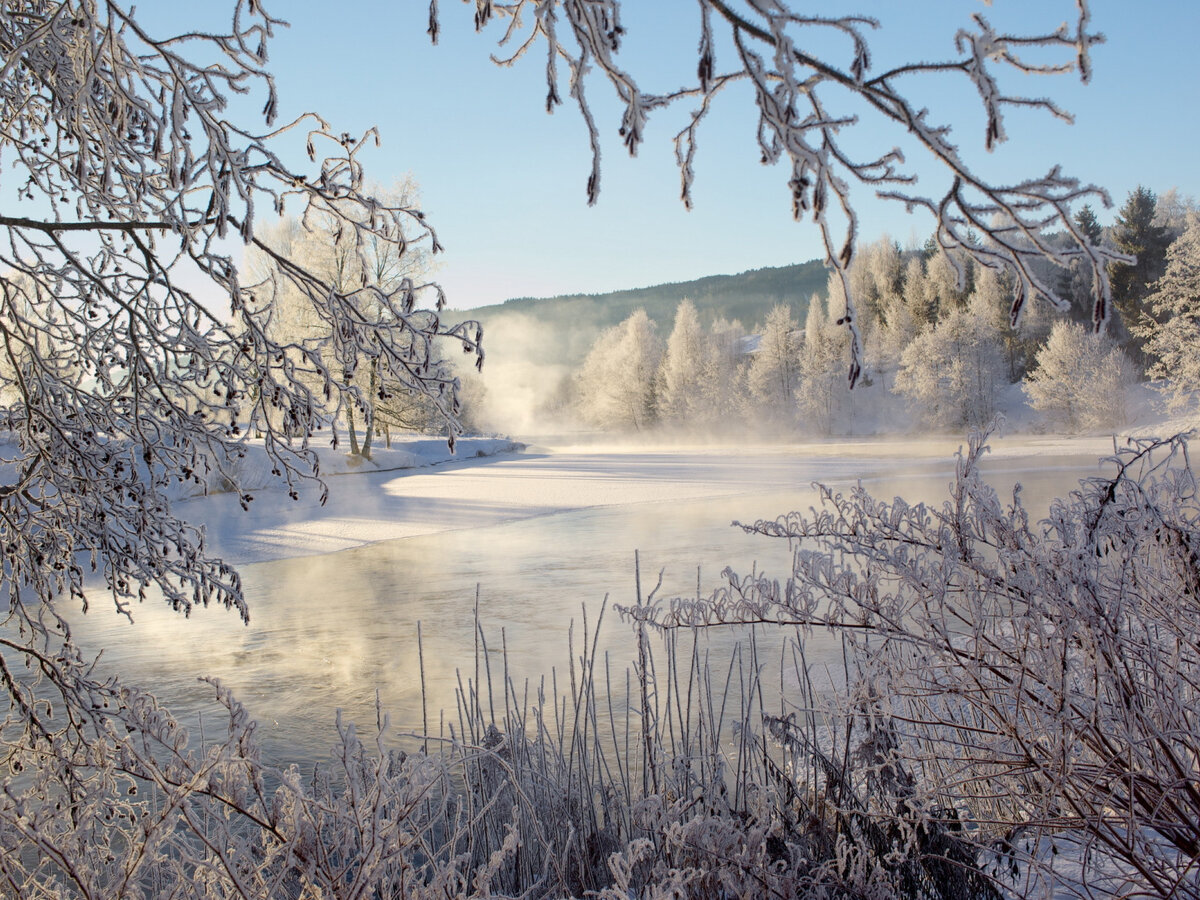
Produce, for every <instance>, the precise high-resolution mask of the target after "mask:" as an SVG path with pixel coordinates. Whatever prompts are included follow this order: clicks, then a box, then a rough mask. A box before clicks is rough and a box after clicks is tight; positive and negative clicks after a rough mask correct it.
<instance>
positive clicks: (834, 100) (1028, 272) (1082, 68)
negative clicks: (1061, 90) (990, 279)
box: [430, 0, 1123, 384]
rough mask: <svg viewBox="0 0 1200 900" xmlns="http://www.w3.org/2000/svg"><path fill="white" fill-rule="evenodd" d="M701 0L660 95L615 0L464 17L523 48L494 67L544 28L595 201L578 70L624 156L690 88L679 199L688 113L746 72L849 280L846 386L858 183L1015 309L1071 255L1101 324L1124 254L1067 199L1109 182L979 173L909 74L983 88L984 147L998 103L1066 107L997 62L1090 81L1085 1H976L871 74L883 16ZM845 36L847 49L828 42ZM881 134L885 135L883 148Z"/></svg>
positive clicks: (688, 143)
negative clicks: (932, 227)
mask: <svg viewBox="0 0 1200 900" xmlns="http://www.w3.org/2000/svg"><path fill="white" fill-rule="evenodd" d="M697 6H698V13H699V15H698V19H699V22H698V26H699V27H698V32H699V42H698V50H697V61H696V70H695V73H694V75H693V74H692V73H686V74H684V75H682V76H681V78H682V79H686V82H685V86H684V87H682V88H678V89H673V90H668V91H662V92H654V91H651V90H647V89H645V88H644V87H643V86H642V84H641V82H639V80H638V79H637V76H636V75H635V74H632V73H630V72H629V71H627V70H626V69H624V68H623V67H622V66H621V64H620V62H619V50H620V48H621V42H622V39H623V37H624V35H625V27H624V26H623V24H622V20H621V4H620V2H619V0H514V2H510V3H495V2H492V0H476V2H475V25H476V28H477V29H482V28H484V27H485V26H486V25H487V24H488V23H489V22H490V21H491V20H492V19H493V18H497V19H502V20H505V25H504V29H503V34H502V37H501V43H502V44H506V43H509V42H513V43H516V44H517V46H518V49H517V50H516V51H515V52H513V53H511V54H510V55H509V56H508V57H507V58H505V59H504V60H502V62H503V63H505V64H511V63H513V62H514V61H515V60H516V59H518V58H519V57H521V56H523V55H524V54H526V53H527V52H528V51H529V50H530V49H531V48H533V47H534V46H535V45H537V44H538V43H539V42H540V41H544V43H545V48H546V53H547V65H546V81H547V94H546V106H547V109H548V110H552V109H553V108H554V107H555V106H557V105H559V104H560V103H561V102H562V96H561V92H560V90H559V87H558V78H559V69H558V67H557V65H556V61H557V60H560V59H561V60H563V61H565V62H566V65H567V69H568V70H569V72H570V95H571V97H572V98H574V99H575V100H576V102H577V103H578V105H579V107H580V111H581V113H582V117H583V119H584V123H585V126H586V128H587V130H588V134H589V137H590V141H591V145H592V157H593V158H592V170H591V174H590V175H589V177H588V182H587V197H588V202H589V203H594V202H595V201H596V198H597V196H598V194H599V189H600V181H599V177H600V137H599V130H598V126H597V124H596V121H595V117H594V115H593V113H592V111H591V108H590V106H589V104H588V101H587V99H586V96H585V93H584V84H585V81H586V80H587V77H588V75H589V73H591V72H593V71H595V72H598V73H599V77H600V78H602V79H604V80H607V82H608V83H609V85H610V86H611V87H612V88H613V90H614V92H615V94H616V97H617V100H618V101H619V103H620V105H621V107H622V113H621V120H620V123H619V128H618V131H619V134H620V137H621V139H622V141H623V143H624V144H625V146H626V147H627V149H628V150H629V152H630V153H631V154H636V152H637V149H638V147H639V146H640V144H641V142H642V140H643V139H644V134H645V128H646V122H647V120H648V118H649V116H650V115H651V114H652V113H653V112H654V111H656V110H658V109H662V108H664V107H667V106H673V105H678V104H680V103H682V102H684V101H699V104H700V105H699V107H698V108H697V109H696V110H694V111H693V112H692V113H691V115H690V120H689V123H688V124H687V125H686V126H685V127H684V128H683V129H682V130H681V131H680V132H679V133H678V134H677V135H676V137H675V150H676V159H677V162H678V165H679V169H680V174H681V178H682V198H683V202H684V203H685V204H687V205H689V206H690V203H691V189H692V183H693V180H694V178H695V167H694V163H695V159H696V152H697V136H698V131H699V125H700V124H701V122H702V120H703V119H704V118H706V117H707V115H708V113H709V111H710V109H711V106H712V103H713V100H714V98H715V97H716V95H717V94H718V93H721V92H723V91H724V90H725V89H726V88H727V87H728V86H729V85H730V84H733V83H738V82H741V83H746V84H748V85H749V87H750V89H751V90H752V92H753V95H754V103H755V105H756V107H757V109H758V113H759V123H758V133H757V139H758V144H759V148H760V150H761V152H762V161H763V163H765V164H770V163H776V162H780V161H785V162H786V164H787V165H788V166H789V167H790V176H789V179H788V189H789V191H790V194H791V202H792V210H793V214H794V215H795V217H796V218H797V219H800V218H809V219H811V221H813V222H814V223H815V224H816V225H817V226H818V228H819V229H820V231H821V235H822V238H823V241H824V245H825V251H826V258H827V261H828V264H829V265H830V267H831V268H833V269H834V270H835V276H836V277H837V278H838V279H839V280H840V281H841V282H842V283H843V286H844V287H845V288H846V290H845V296H846V309H845V314H844V315H843V316H841V320H840V322H839V324H841V325H843V326H845V327H846V328H848V330H849V332H850V335H851V340H850V356H851V368H850V381H851V384H853V383H854V381H855V380H856V379H857V377H858V374H859V372H860V368H861V366H860V362H861V355H862V346H861V337H860V335H859V331H858V313H857V311H856V307H855V303H856V298H855V297H854V296H853V294H852V292H851V291H850V290H849V287H850V286H849V279H848V276H847V269H848V268H849V266H850V263H851V261H852V259H853V257H854V253H855V247H856V244H857V240H858V234H857V231H858V226H857V216H856V214H855V202H854V197H853V189H854V186H855V185H856V184H857V185H861V186H865V187H867V188H869V189H872V190H874V191H875V192H876V193H877V194H878V196H880V197H883V198H886V199H892V200H896V201H899V202H901V203H903V204H905V205H906V206H907V207H908V208H909V209H910V210H911V209H915V208H924V209H927V210H928V211H929V212H930V213H931V214H932V215H933V216H934V218H935V219H936V221H937V223H938V224H937V241H938V243H939V244H940V246H941V247H943V248H944V249H946V250H950V249H961V250H963V251H965V252H966V253H967V254H969V255H970V256H973V257H974V258H975V259H977V260H978V261H979V262H981V263H982V264H983V265H986V266H988V267H990V268H993V269H1006V270H1009V271H1011V272H1012V273H1013V275H1014V283H1015V285H1016V290H1015V292H1014V300H1013V303H1012V309H1011V316H1012V318H1013V321H1014V322H1015V321H1016V320H1017V319H1018V318H1019V317H1020V315H1021V311H1022V309H1023V308H1024V306H1025V304H1026V303H1027V302H1028V301H1029V300H1031V299H1041V300H1045V301H1047V302H1050V303H1052V304H1055V305H1057V306H1060V307H1062V306H1063V302H1062V300H1061V299H1060V298H1058V296H1057V290H1056V286H1055V285H1054V284H1053V283H1052V279H1050V278H1048V277H1047V276H1046V274H1045V270H1046V267H1045V266H1038V265H1037V263H1038V262H1039V261H1041V260H1049V261H1050V262H1052V263H1054V264H1055V265H1058V266H1069V265H1070V264H1071V263H1072V262H1073V261H1080V262H1082V263H1083V264H1084V265H1085V266H1086V267H1087V268H1089V269H1090V270H1091V272H1092V274H1093V284H1094V285H1095V296H1094V302H1093V319H1094V322H1095V325H1096V327H1097V328H1102V327H1103V326H1104V325H1105V324H1106V323H1107V321H1108V319H1109V315H1110V312H1111V290H1110V287H1109V281H1108V273H1107V270H1106V265H1107V263H1108V262H1109V261H1112V260H1114V259H1118V258H1123V257H1120V254H1116V253H1115V252H1114V251H1112V250H1111V249H1108V248H1103V247H1096V246H1093V245H1092V244H1091V243H1089V242H1088V241H1087V239H1086V238H1085V237H1084V236H1083V235H1082V234H1081V233H1080V232H1079V229H1078V227H1077V225H1076V224H1075V223H1074V222H1073V221H1072V219H1071V212H1072V206H1073V205H1074V204H1077V203H1079V202H1081V201H1085V200H1087V199H1089V198H1092V197H1095V198H1096V199H1098V200H1099V201H1100V202H1102V203H1103V204H1104V205H1105V206H1110V205H1111V201H1110V200H1109V197H1108V195H1107V194H1106V193H1105V192H1104V191H1103V190H1102V189H1100V188H1098V187H1096V186H1094V185H1084V184H1081V183H1080V182H1079V181H1078V180H1077V179H1074V178H1071V177H1069V176H1067V175H1064V174H1063V173H1062V172H1061V170H1060V169H1059V168H1058V167H1054V168H1053V169H1051V171H1050V172H1048V173H1047V174H1046V175H1044V176H1042V177H1037V178H1030V179H1027V180H1024V181H1021V182H1019V183H1016V184H1003V183H994V182H992V181H990V180H989V179H987V178H986V177H984V176H983V175H981V174H980V173H979V172H978V171H977V170H976V168H975V167H973V165H972V164H971V163H970V162H969V161H968V159H967V158H966V157H965V156H964V155H963V154H962V153H960V150H959V147H958V146H957V145H956V144H955V143H954V142H952V140H951V125H950V124H949V123H948V122H939V121H937V120H936V119H934V118H933V115H934V114H933V113H931V111H930V110H928V109H925V108H923V107H919V106H918V105H917V104H916V102H915V101H914V100H913V99H911V96H912V95H911V92H910V91H909V89H908V84H910V83H912V80H913V79H920V78H922V77H933V78H941V79H946V78H960V79H966V80H967V81H968V82H969V83H970V84H971V85H973V86H974V88H975V90H976V91H977V93H978V94H979V101H980V104H981V106H982V109H983V112H984V115H985V119H986V123H985V127H984V140H983V145H984V148H985V149H986V150H988V151H991V150H993V149H995V148H996V147H997V146H998V145H999V144H1001V143H1003V142H1004V140H1005V139H1006V132H1005V126H1004V113H1005V110H1006V109H1007V108H1009V107H1013V106H1017V107H1022V108H1030V109H1035V110H1041V111H1044V112H1046V113H1048V114H1049V115H1051V116H1054V117H1056V118H1059V119H1066V120H1070V115H1069V114H1068V113H1067V112H1065V111H1064V110H1062V109H1061V108H1060V107H1059V106H1058V105H1057V104H1055V103H1054V102H1053V100H1051V99H1048V98H1044V97H1030V96H1025V95H1022V94H1015V93H1012V92H1010V91H1009V90H1008V88H1007V87H1006V86H1005V85H1006V81H1005V79H1004V76H1005V75H1006V74H1007V73H1008V72H1017V73H1020V74H1021V75H1029V74H1036V75H1062V74H1071V73H1077V74H1078V75H1079V77H1080V78H1081V79H1082V80H1083V81H1084V82H1086V81H1088V80H1089V78H1090V76H1091V70H1092V64H1091V51H1092V48H1093V47H1094V46H1095V45H1096V44H1098V43H1100V42H1102V41H1103V37H1102V36H1101V35H1100V34H1098V33H1096V32H1094V31H1092V29H1091V15H1090V10H1089V6H1088V3H1087V0H1078V2H1077V3H1075V4H1072V6H1073V7H1074V10H1073V14H1074V22H1073V24H1068V23H1063V24H1061V25H1060V26H1059V27H1057V28H1054V29H1052V30H1049V31H1045V32H1040V33H1039V32H1037V31H1032V33H1007V32H1003V31H999V30H997V29H996V28H995V27H994V26H993V25H992V24H991V22H990V21H989V20H988V19H987V18H986V17H985V16H983V15H982V14H979V13H975V14H973V15H972V16H971V17H970V21H969V24H968V25H966V26H965V27H963V28H961V29H959V30H958V31H957V32H956V33H955V34H954V36H953V41H952V46H953V51H954V53H953V55H952V56H951V57H950V58H948V59H945V60H942V61H912V62H905V63H900V64H897V65H893V66H891V67H890V68H888V69H887V70H886V71H883V72H880V73H877V74H876V73H873V72H872V66H873V60H872V53H871V44H872V39H873V37H874V35H873V33H874V32H875V31H877V30H878V29H879V28H880V23H879V22H878V21H876V20H874V19H871V18H867V17H863V16H854V15H836V14H834V15H822V14H821V13H820V11H818V10H811V11H810V10H808V9H806V8H805V7H806V6H814V4H799V3H787V2H783V0H740V2H739V0H698V3H697ZM797 7H800V8H797ZM437 16H438V10H437V4H436V3H434V4H431V6H430V18H431V22H432V23H434V24H433V25H432V26H431V34H433V35H434V37H435V38H436V33H437V26H436V22H437ZM564 25H565V26H567V27H563V26H564ZM829 48H835V49H834V50H831V49H829ZM842 48H844V55H843V56H838V55H836V51H837V50H840V49H842ZM718 50H720V51H721V53H723V54H724V53H729V54H730V55H731V57H732V63H731V64H727V67H726V68H724V69H722V68H721V65H720V64H719V62H718ZM956 115H957V111H956ZM868 129H874V130H875V131H876V132H877V133H878V132H881V131H883V132H884V133H888V131H890V133H891V134H893V135H894V137H893V138H888V137H884V138H882V140H883V141H884V142H885V146H884V147H883V148H882V149H881V150H880V151H879V153H878V155H877V156H873V157H867V158H863V157H862V156H861V155H860V152H857V151H852V150H851V149H850V148H851V147H852V146H856V141H857V135H858V133H860V132H864V131H867V130H868ZM901 140H909V141H911V142H914V143H915V144H916V146H917V147H918V148H919V149H920V150H921V151H923V152H924V153H925V154H927V155H928V157H929V158H930V159H931V160H932V161H933V162H934V163H935V164H936V165H937V167H939V168H940V169H941V170H942V171H943V172H945V173H946V174H947V175H948V186H947V187H946V188H945V190H944V191H941V192H940V193H939V192H934V193H918V192H915V190H914V188H915V186H916V181H917V179H916V177H915V176H914V175H913V173H912V171H911V170H909V169H908V168H906V165H905V164H906V159H905V156H904V153H903V152H902V150H901V149H900V148H899V146H897V145H898V144H899V143H900V141H901ZM886 143H893V146H892V147H890V148H888V147H887V146H886ZM1054 230H1058V231H1062V232H1065V233H1066V234H1067V236H1068V237H1069V241H1068V242H1067V243H1066V244H1062V243H1054V242H1052V241H1051V240H1050V239H1049V237H1048V232H1050V231H1054ZM959 274H960V279H962V278H965V273H963V272H961V271H960V273H959Z"/></svg>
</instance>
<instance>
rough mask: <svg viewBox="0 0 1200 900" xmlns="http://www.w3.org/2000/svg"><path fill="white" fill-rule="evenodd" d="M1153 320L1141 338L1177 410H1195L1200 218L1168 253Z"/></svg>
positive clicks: (1199, 369)
mask: <svg viewBox="0 0 1200 900" xmlns="http://www.w3.org/2000/svg"><path fill="white" fill-rule="evenodd" d="M1146 308H1147V309H1148V311H1149V321H1148V322H1147V323H1146V324H1145V325H1144V326H1143V328H1142V330H1141V332H1140V334H1141V336H1142V337H1143V338H1144V339H1145V341H1146V352H1147V353H1148V354H1149V356H1150V357H1151V359H1152V360H1153V363H1152V364H1151V366H1150V370H1149V375H1150V377H1151V378H1153V379H1155V380H1157V381H1160V382H1162V384H1163V386H1164V388H1165V389H1166V391H1167V395H1168V397H1169V398H1170V403H1171V406H1172V408H1174V409H1177V410H1180V409H1186V408H1188V407H1194V405H1195V403H1196V400H1197V398H1198V397H1200V215H1197V214H1195V213H1193V214H1191V215H1190V216H1189V219H1188V227H1187V229H1186V230H1185V231H1184V232H1183V234H1181V235H1180V236H1179V237H1178V238H1177V239H1176V240H1175V241H1174V242H1172V244H1171V246H1170V247H1169V248H1168V250H1167V270H1166V272H1165V273H1164V274H1163V276H1162V278H1160V279H1159V280H1158V281H1157V282H1155V283H1154V284H1153V285H1152V286H1151V290H1150V294H1149V296H1147V298H1146Z"/></svg>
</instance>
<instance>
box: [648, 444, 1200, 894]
mask: <svg viewBox="0 0 1200 900" xmlns="http://www.w3.org/2000/svg"><path fill="white" fill-rule="evenodd" d="M984 450H985V446H984V438H983V437H981V436H975V437H973V438H972V440H971V444H970V448H969V450H968V451H967V452H966V453H965V454H964V455H962V457H961V460H960V462H959V466H958V475H957V479H956V482H955V484H954V485H953V489H952V494H951V496H950V498H949V500H948V501H946V502H945V503H944V504H943V505H942V506H941V507H940V508H936V507H931V506H926V505H924V504H918V505H909V504H907V503H905V502H904V501H903V500H900V499H896V500H894V501H892V502H890V503H887V502H882V501H879V500H876V499H875V498H873V497H871V496H870V495H869V494H868V493H867V492H866V491H865V490H863V489H862V488H861V487H859V488H858V489H856V490H854V491H852V492H851V493H850V494H848V495H845V494H840V493H839V494H835V493H833V492H831V491H829V490H825V491H823V494H822V507H821V509H820V510H815V511H813V512H812V513H811V514H809V515H802V514H799V513H792V514H789V515H787V516H783V517H781V518H779V519H778V520H775V521H761V522H757V523H755V524H753V525H750V526H747V530H749V531H753V532H757V533H760V534H763V535H767V536H771V537H777V538H783V539H786V540H788V541H791V542H793V543H794V545H795V548H796V549H795V554H794V565H793V571H792V573H791V576H790V577H789V578H788V579H787V580H786V582H785V583H782V584H781V583H780V582H776V581H771V580H769V579H765V578H761V577H757V576H755V577H749V578H743V579H738V578H737V577H736V576H731V577H730V583H729V587H727V588H725V589H723V590H722V591H719V592H718V593H717V594H715V595H714V596H712V597H710V598H708V600H707V601H704V602H696V601H691V602H683V601H677V602H675V603H673V604H671V605H670V606H664V607H660V608H657V609H656V610H654V611H653V612H650V613H645V614H644V617H647V618H650V619H652V620H654V621H657V622H658V623H660V624H663V625H669V626H670V625H674V626H677V625H681V624H689V625H713V624H716V623H726V622H770V623H773V624H777V625H792V626H800V627H803V628H807V629H812V628H816V627H828V628H831V629H835V630H837V631H840V632H841V633H843V634H844V636H845V640H846V641H847V644H848V645H849V647H851V648H852V649H853V651H854V659H855V660H856V665H857V667H858V670H857V674H856V676H855V677H852V678H850V679H849V680H848V685H847V687H846V694H845V698H844V704H845V705H844V707H843V709H844V710H845V714H846V715H847V716H848V717H849V718H848V721H851V722H852V721H859V722H861V723H862V724H863V727H865V728H866V730H867V732H868V733H869V734H873V735H875V739H874V741H873V746H874V750H870V749H869V748H870V746H871V745H870V744H864V745H863V746H864V748H867V750H868V752H867V753H866V755H865V756H863V757H862V759H863V760H864V762H865V763H866V767H867V769H868V770H871V769H873V770H874V771H875V772H876V773H877V776H878V777H879V778H882V779H883V780H884V781H886V782H890V783H891V785H892V787H891V788H889V790H888V791H884V792H880V791H879V790H876V791H875V796H876V797H878V796H883V797H888V796H890V797H891V798H892V799H893V800H894V801H895V802H894V805H892V806H891V807H890V808H888V807H885V806H881V805H879V804H874V805H866V806H864V805H863V803H862V802H861V800H859V799H855V800H854V801H853V802H851V803H847V802H845V800H844V799H839V800H838V801H837V802H836V803H835V805H836V806H838V807H839V808H840V809H842V810H843V811H844V812H843V814H847V815H848V814H853V815H861V816H863V817H864V819H865V821H867V822H869V823H872V824H871V827H883V828H889V829H899V830H900V831H901V832H903V833H906V834H907V835H908V839H907V840H906V841H902V842H898V843H897V844H896V852H899V853H904V852H911V850H912V849H913V848H914V847H918V848H919V846H920V842H919V841H916V836H917V835H919V834H920V830H921V829H923V828H927V827H929V826H931V825H937V826H940V827H942V828H943V829H948V830H952V831H954V832H955V833H957V834H959V835H960V836H961V837H962V838H963V839H969V840H970V841H972V842H974V843H975V844H976V845H977V846H978V847H979V849H980V850H981V851H982V850H985V849H987V848H989V847H990V848H992V849H993V850H999V851H1000V855H1001V857H1003V858H1004V859H1006V860H1008V861H1010V862H1012V861H1016V862H1017V863H1018V868H1020V865H1019V864H1020V863H1025V864H1028V865H1029V866H1035V865H1036V864H1038V863H1037V861H1038V860H1039V859H1041V858H1044V857H1040V856H1039V851H1038V847H1037V844H1038V841H1039V840H1041V839H1042V838H1045V837H1046V836H1047V835H1051V834H1054V833H1058V832H1072V833H1074V834H1075V835H1077V840H1078V841H1079V842H1080V843H1081V844H1082V849H1081V850H1080V851H1079V853H1080V858H1082V859H1087V858H1089V857H1090V858H1093V859H1101V860H1106V861H1107V863H1108V870H1109V873H1110V876H1111V877H1113V878H1115V879H1116V884H1115V886H1112V887H1113V889H1114V890H1115V891H1117V892H1118V893H1120V894H1122V895H1128V894H1136V895H1138V896H1161V897H1167V896H1186V897H1196V896H1200V882H1198V879H1197V871H1198V868H1200V770H1198V768H1197V760H1200V495H1198V493H1197V484H1196V478H1195V475H1194V473H1193V471H1192V468H1191V465H1190V462H1189V460H1188V454H1187V443H1186V440H1185V439H1184V438H1183V437H1176V438H1173V439H1170V440H1163V441H1137V442H1132V443H1131V444H1130V445H1129V446H1127V447H1125V448H1122V449H1120V450H1118V451H1116V452H1115V454H1114V456H1113V458H1112V459H1111V461H1110V470H1109V472H1108V474H1106V475H1104V476H1103V477H1096V478H1092V479H1089V480H1087V481H1085V482H1083V483H1082V484H1081V486H1080V489H1079V490H1077V491H1075V492H1073V493H1072V494H1071V495H1070V496H1069V497H1066V498H1063V499H1061V500H1058V501H1056V502H1055V503H1054V505H1053V506H1052V508H1051V510H1050V513H1049V516H1048V518H1047V519H1046V520H1045V521H1043V522H1041V523H1040V524H1038V525H1031V524H1030V522H1029V517H1028V514H1027V512H1026V510H1025V509H1024V508H1023V507H1022V505H1021V502H1020V494H1019V489H1018V491H1017V492H1015V493H1014V495H1013V497H1012V499H1011V502H1003V501H1001V499H1000V498H999V497H998V496H997V495H996V493H995V492H994V491H993V490H992V489H990V488H989V487H987V486H986V485H985V484H984V483H983V481H982V480H981V478H980V476H979V462H980V457H981V456H982V454H983V452H984ZM793 702H794V704H795V707H796V709H797V711H798V712H802V711H803V709H804V708H805V707H806V706H808V705H809V704H808V703H806V702H805V701H804V700H803V699H802V698H795V699H794V701H793ZM847 727H849V726H847ZM872 757H873V761H872V759H871V758H872ZM844 796H850V795H844ZM854 796H856V797H857V795H854ZM914 841H915V843H914ZM1027 846H1028V848H1029V849H1026V848H1027ZM906 848H907V850H906ZM876 849H877V852H878V851H882V850H884V849H885V848H883V847H877V848H876ZM977 858H978V859H980V860H981V861H982V859H983V857H982V856H980V857H977ZM1113 873H1116V874H1115V875H1114V874H1113Z"/></svg>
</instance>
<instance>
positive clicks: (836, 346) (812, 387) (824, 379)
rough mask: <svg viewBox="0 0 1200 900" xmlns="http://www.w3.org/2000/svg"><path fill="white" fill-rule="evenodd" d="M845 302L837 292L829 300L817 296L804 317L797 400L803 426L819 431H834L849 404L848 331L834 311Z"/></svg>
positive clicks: (823, 432)
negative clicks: (840, 323) (839, 297)
mask: <svg viewBox="0 0 1200 900" xmlns="http://www.w3.org/2000/svg"><path fill="white" fill-rule="evenodd" d="M841 302H842V301H841V300H840V299H838V298H837V296H836V292H831V294H830V296H829V298H828V299H826V298H822V297H818V296H816V295H814V296H813V298H812V299H811V300H809V302H808V315H807V316H806V317H805V319H804V343H803V344H802V345H801V347H800V353H799V375H798V385H797V388H796V403H797V405H798V406H799V409H800V422H801V425H802V426H804V427H806V428H807V429H809V430H812V431H815V432H816V433H818V434H830V433H832V432H833V430H834V425H835V424H836V423H837V422H839V421H841V420H842V418H843V417H842V412H843V410H844V408H845V407H847V406H848V404H849V399H850V398H849V392H850V385H849V384H847V382H846V365H845V359H846V333H845V331H844V330H842V329H841V328H839V327H838V326H837V325H836V324H835V322H834V320H833V318H832V315H831V313H830V310H829V307H830V306H837V305H838V304H840V303H841Z"/></svg>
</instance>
